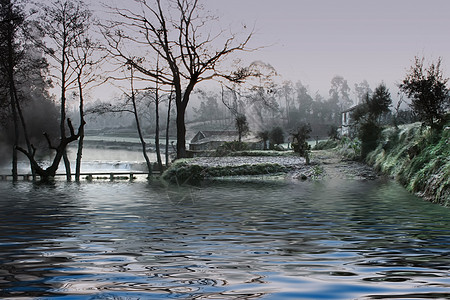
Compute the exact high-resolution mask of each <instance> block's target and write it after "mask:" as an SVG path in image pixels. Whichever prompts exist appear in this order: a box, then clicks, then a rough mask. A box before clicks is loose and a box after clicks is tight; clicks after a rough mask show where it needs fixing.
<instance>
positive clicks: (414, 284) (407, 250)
mask: <svg viewBox="0 0 450 300" xmlns="http://www.w3.org/2000/svg"><path fill="white" fill-rule="evenodd" d="M0 210H1V212H2V218H0V297H1V298H16V299H47V298H52V299H53V298H61V299H71V300H72V299H161V298H176V299H386V298H396V299H398V298H404V299H431V298H432V299H436V298H437V299H439V298H442V299H445V298H449V297H450V279H449V277H448V275H449V266H450V258H449V254H450V253H449V252H450V250H449V249H450V248H449V246H450V245H449V243H450V226H449V225H450V219H449V216H450V213H449V210H448V209H446V208H443V207H440V206H437V205H433V204H430V203H427V202H424V201H422V200H420V199H417V198H415V197H414V196H411V195H410V194H408V193H407V192H405V191H404V190H403V189H402V188H401V187H399V186H398V185H396V184H394V183H391V182H383V181H375V182H360V181H350V180H349V181H339V182H333V181H331V182H302V183H267V182H265V183H264V184H261V183H260V184H256V183H254V184H251V183H245V184H244V183H215V184H214V185H209V186H204V187H199V188H193V187H180V188H177V187H171V188H167V187H164V186H161V185H158V184H156V183H152V184H147V183H144V182H135V183H114V182H111V183H109V182H108V183H104V182H103V183H82V184H76V183H64V182H57V183H56V184H54V185H53V186H48V185H43V186H40V185H34V184H32V183H28V182H21V183H19V184H15V185H14V184H13V183H11V182H0Z"/></svg>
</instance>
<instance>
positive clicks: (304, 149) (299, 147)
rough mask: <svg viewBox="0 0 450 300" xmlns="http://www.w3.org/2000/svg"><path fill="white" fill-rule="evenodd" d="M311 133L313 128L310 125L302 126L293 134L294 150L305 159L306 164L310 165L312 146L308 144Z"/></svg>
mask: <svg viewBox="0 0 450 300" xmlns="http://www.w3.org/2000/svg"><path fill="white" fill-rule="evenodd" d="M310 133H311V126H310V125H309V124H301V125H299V126H298V127H297V130H296V131H294V132H292V133H291V135H292V144H291V145H292V149H294V152H295V153H298V154H299V155H300V156H301V157H304V158H305V160H306V164H307V165H309V152H310V150H311V146H310V145H309V144H308V139H309V137H310V136H309V134H310Z"/></svg>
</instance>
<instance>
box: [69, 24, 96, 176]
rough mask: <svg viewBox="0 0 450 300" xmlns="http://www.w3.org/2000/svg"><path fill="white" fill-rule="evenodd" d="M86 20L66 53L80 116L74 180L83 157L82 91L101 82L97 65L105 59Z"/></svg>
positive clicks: (83, 101) (83, 120)
mask: <svg viewBox="0 0 450 300" xmlns="http://www.w3.org/2000/svg"><path fill="white" fill-rule="evenodd" d="M90 18H91V17H90V16H89V19H87V20H86V22H87V23H86V24H85V27H84V28H83V31H81V32H80V34H79V35H78V36H76V39H75V47H74V48H73V49H71V51H69V52H68V57H69V58H70V60H71V61H72V64H71V66H70V67H71V68H72V69H73V70H74V72H75V74H74V75H75V77H76V86H77V88H78V98H79V115H80V121H79V122H80V127H79V136H80V137H79V139H78V150H77V158H76V165H75V180H76V181H79V180H80V173H81V159H82V155H83V144H84V126H85V124H86V121H85V117H84V116H85V111H84V105H85V99H84V94H85V93H84V91H85V88H86V87H88V86H89V85H92V84H95V85H99V84H101V83H102V82H101V81H99V77H100V75H99V73H98V70H99V65H100V63H101V62H102V61H103V60H104V59H105V57H104V56H103V55H100V54H99V50H101V47H100V46H99V45H98V43H96V42H95V41H94V40H93V39H92V37H91V36H90V33H89V27H90V25H91V22H92V20H90Z"/></svg>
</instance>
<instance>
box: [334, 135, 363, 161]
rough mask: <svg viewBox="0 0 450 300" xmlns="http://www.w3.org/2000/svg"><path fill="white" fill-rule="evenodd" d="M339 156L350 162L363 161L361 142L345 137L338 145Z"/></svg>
mask: <svg viewBox="0 0 450 300" xmlns="http://www.w3.org/2000/svg"><path fill="white" fill-rule="evenodd" d="M338 151H339V154H341V155H342V156H344V157H345V158H347V159H350V160H360V159H361V141H360V140H359V139H357V138H355V139H351V138H349V137H346V136H344V137H343V138H342V139H341V141H340V142H339V145H338Z"/></svg>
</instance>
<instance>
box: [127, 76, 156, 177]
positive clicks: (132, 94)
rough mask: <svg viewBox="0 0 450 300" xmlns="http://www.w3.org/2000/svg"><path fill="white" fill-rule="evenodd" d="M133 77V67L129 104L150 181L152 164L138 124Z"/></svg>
mask: <svg viewBox="0 0 450 300" xmlns="http://www.w3.org/2000/svg"><path fill="white" fill-rule="evenodd" d="M133 76H134V74H133V67H131V78H130V80H131V82H130V84H131V102H132V104H133V114H134V119H135V121H136V127H137V131H138V134H139V140H140V141H141V145H142V154H143V155H144V159H145V163H146V164H147V170H148V178H149V179H150V177H151V176H152V164H151V162H150V159H149V158H148V155H147V148H146V143H145V140H144V135H143V134H142V130H141V123H140V122H139V117H138V113H137V107H136V97H135V94H134V83H133V79H134V77H133Z"/></svg>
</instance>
